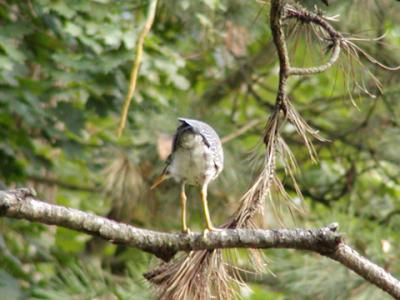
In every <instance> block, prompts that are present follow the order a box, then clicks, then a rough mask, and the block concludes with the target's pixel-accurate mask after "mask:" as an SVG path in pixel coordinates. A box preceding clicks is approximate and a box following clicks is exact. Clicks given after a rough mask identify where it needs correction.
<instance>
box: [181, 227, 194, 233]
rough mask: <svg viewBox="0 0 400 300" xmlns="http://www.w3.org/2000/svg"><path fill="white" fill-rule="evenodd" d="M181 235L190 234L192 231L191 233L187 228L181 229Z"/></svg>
mask: <svg viewBox="0 0 400 300" xmlns="http://www.w3.org/2000/svg"><path fill="white" fill-rule="evenodd" d="M182 233H183V234H191V233H192V231H191V230H190V229H189V228H183V229H182Z"/></svg>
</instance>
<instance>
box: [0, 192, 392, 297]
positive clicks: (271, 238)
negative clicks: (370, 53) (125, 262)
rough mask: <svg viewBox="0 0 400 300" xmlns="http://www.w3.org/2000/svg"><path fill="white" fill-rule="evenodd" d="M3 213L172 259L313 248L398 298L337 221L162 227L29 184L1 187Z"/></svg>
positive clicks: (386, 277) (382, 273) (389, 281)
mask: <svg viewBox="0 0 400 300" xmlns="http://www.w3.org/2000/svg"><path fill="white" fill-rule="evenodd" d="M0 214H2V215H4V216H6V217H10V218H16V219H25V220H30V221H35V222H40V223H44V224H49V225H57V226H63V227H66V228H69V229H73V230H77V231H81V232H86V233H89V234H91V235H96V236H99V237H102V238H103V239H106V240H108V241H110V242H112V243H118V244H124V245H127V246H130V247H134V248H138V249H141V250H143V251H146V252H149V253H152V254H154V255H156V256H157V257H160V258H162V259H164V260H169V259H171V258H172V257H173V256H174V255H175V254H176V253H177V252H178V251H188V250H204V249H216V248H264V249H268V248H291V249H299V250H308V251H313V252H317V253H319V254H322V255H325V256H327V257H330V258H332V259H334V260H336V261H338V262H340V263H342V264H343V265H345V266H346V267H348V268H349V269H351V270H353V271H354V272H356V273H357V274H359V275H361V276H362V277H364V278H365V279H367V280H368V281H370V282H372V283H374V284H375V285H377V286H378V287H380V288H381V289H383V290H385V291H387V292H388V293H390V294H391V295H392V296H393V297H395V298H400V282H399V281H398V280H397V279H396V278H394V277H393V276H392V275H390V274H389V273H388V272H386V271H385V270H384V269H382V268H380V267H379V266H377V265H375V264H373V263H372V262H370V261H369V260H367V259H366V258H364V257H362V256H361V255H359V254H358V253H357V252H356V251H355V250H353V249H352V248H350V247H349V246H348V245H346V244H344V243H343V242H342V240H341V236H340V234H339V233H337V232H336V229H337V225H331V226H328V227H325V228H320V229H279V230H248V229H235V230H233V229H224V230H221V231H215V232H214V231H213V232H209V233H207V234H201V233H191V234H181V233H164V232H158V231H152V230H147V229H140V228H137V227H134V226H131V225H128V224H123V223H118V222H115V221H112V220H109V219H107V218H104V217H99V216H96V215H93V214H90V213H86V212H83V211H80V210H77V209H72V208H67V207H63V206H58V205H53V204H49V203H46V202H43V201H40V200H38V199H37V198H36V197H35V195H34V192H32V191H31V190H29V189H18V190H8V191H0Z"/></svg>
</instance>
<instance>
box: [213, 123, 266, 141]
mask: <svg viewBox="0 0 400 300" xmlns="http://www.w3.org/2000/svg"><path fill="white" fill-rule="evenodd" d="M261 121H262V120H261V119H255V120H251V121H250V122H249V123H247V124H246V125H244V126H242V127H240V128H239V129H238V130H236V131H234V132H232V133H230V134H228V135H226V136H224V137H223V138H221V143H222V144H225V143H228V142H229V141H231V140H233V139H235V138H237V137H239V136H241V135H242V134H244V133H246V132H247V131H249V130H250V129H252V128H253V127H255V126H257V125H258V124H260V123H261Z"/></svg>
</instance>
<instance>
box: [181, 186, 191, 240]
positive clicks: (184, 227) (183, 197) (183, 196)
mask: <svg viewBox="0 0 400 300" xmlns="http://www.w3.org/2000/svg"><path fill="white" fill-rule="evenodd" d="M179 197H180V200H181V221H182V231H183V232H185V233H188V232H189V229H188V228H187V225H186V199H187V197H186V192H185V182H182V183H181V192H180V195H179Z"/></svg>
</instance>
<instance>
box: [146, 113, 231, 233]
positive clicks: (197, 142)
mask: <svg viewBox="0 0 400 300" xmlns="http://www.w3.org/2000/svg"><path fill="white" fill-rule="evenodd" d="M178 120H179V122H180V125H179V126H178V127H177V129H176V132H175V135H174V138H173V142H172V152H171V154H170V155H169V156H168V158H167V160H166V165H165V167H164V170H163V171H162V173H161V175H160V176H159V177H158V178H157V179H156V180H155V182H154V184H153V185H152V186H151V189H154V188H156V187H157V186H158V185H159V184H161V183H162V182H163V181H165V180H166V179H169V178H173V179H174V180H175V181H176V182H177V183H179V184H180V194H179V198H180V205H181V223H182V232H184V233H190V230H189V229H188V227H187V223H186V201H187V197H186V192H185V186H186V185H192V186H197V187H199V188H200V195H201V203H202V206H203V212H204V216H205V221H206V229H205V230H204V232H205V233H206V232H207V231H213V230H218V229H217V228H215V227H214V226H213V223H212V221H211V217H210V212H209V209H208V203H207V190H208V184H209V183H210V182H211V181H213V180H214V179H216V178H217V177H218V175H219V174H220V173H221V171H222V169H223V166H224V152H223V148H222V143H221V140H220V138H219V136H218V134H217V133H216V131H215V130H214V129H213V128H212V127H211V126H210V125H208V124H207V123H204V122H202V121H199V120H194V119H187V118H178Z"/></svg>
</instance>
